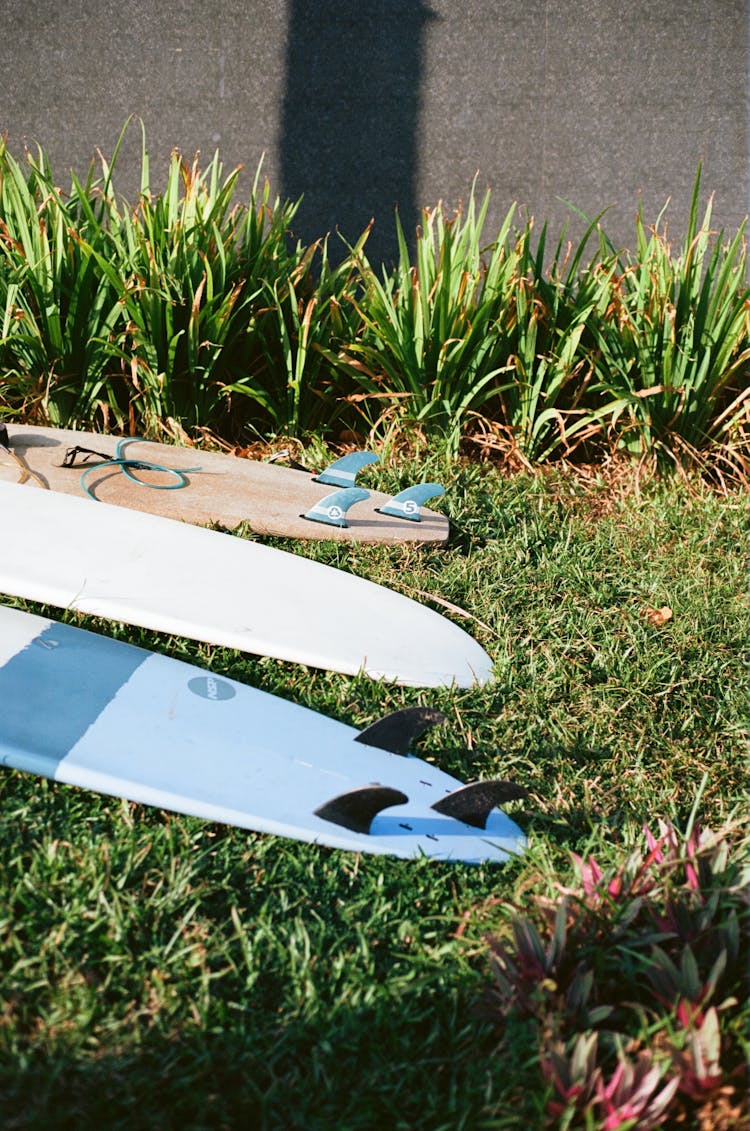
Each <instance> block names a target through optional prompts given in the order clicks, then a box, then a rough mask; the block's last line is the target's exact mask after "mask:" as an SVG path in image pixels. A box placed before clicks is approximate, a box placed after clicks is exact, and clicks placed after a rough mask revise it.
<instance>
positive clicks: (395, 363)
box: [332, 193, 515, 450]
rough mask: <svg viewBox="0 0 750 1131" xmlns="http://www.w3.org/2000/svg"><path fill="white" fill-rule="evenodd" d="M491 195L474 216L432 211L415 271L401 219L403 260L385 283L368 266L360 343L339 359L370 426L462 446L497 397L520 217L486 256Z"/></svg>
mask: <svg viewBox="0 0 750 1131" xmlns="http://www.w3.org/2000/svg"><path fill="white" fill-rule="evenodd" d="M488 205H489V193H488V194H486V195H485V197H484V199H483V201H482V204H481V205H480V207H479V208H478V209H477V208H476V206H475V201H474V196H473V194H472V196H471V197H470V199H469V203H468V205H467V207H466V209H465V211H462V210H459V212H458V213H457V214H456V215H455V216H454V217H453V218H451V219H447V218H446V215H445V212H444V209H443V208H442V207H441V206H438V207H437V208H435V209H425V210H424V211H423V212H422V226H421V228H420V229H419V230H418V231H417V241H416V262H415V263H414V264H413V265H412V263H411V260H410V254H409V250H408V247H407V243H406V238H405V235H404V231H403V228H402V225H401V222H400V220H399V219H398V217H397V218H396V226H397V234H398V243H399V260H398V263H397V265H396V267H395V269H394V270H393V272H392V273H391V274H390V275H389V274H384V275H383V277H382V278H380V277H378V275H377V274H376V272H375V271H374V270H373V268H372V267H371V266H370V264H369V263H368V262H367V260H366V259H364V257H361V270H362V274H363V279H364V288H365V289H364V293H363V295H362V297H361V298H360V300H359V301H358V310H359V313H360V315H361V319H362V327H363V328H362V333H361V334H360V336H359V337H358V338H357V340H356V341H352V342H350V343H349V344H348V345H345V346H344V348H343V350H342V352H341V354H340V356H339V357H338V358H335V359H332V360H334V361H335V362H336V363H337V364H338V365H339V366H341V367H342V368H344V369H345V370H346V371H347V372H348V373H349V374H350V375H351V376H352V378H353V379H354V381H355V382H356V384H357V385H358V387H359V392H358V393H357V394H356V395H355V397H353V398H352V399H354V400H355V401H356V403H357V404H358V405H359V408H360V411H361V412H362V414H363V416H364V417H365V419H366V420H367V422H368V424H370V425H371V426H374V427H375V428H376V429H377V428H380V429H381V430H383V429H384V428H385V427H387V425H388V424H389V423H391V422H392V421H393V419H394V418H397V419H398V421H399V422H400V423H402V424H412V425H417V426H418V427H419V428H422V429H424V430H425V431H432V432H433V433H439V434H441V435H442V436H443V437H444V438H445V440H446V441H447V444H448V447H449V448H450V449H451V450H455V449H456V448H457V446H458V441H459V439H460V435H461V430H462V427H463V425H464V423H465V421H466V419H467V418H468V416H469V414H470V413H473V412H477V411H479V410H480V409H481V408H482V406H483V405H484V404H485V402H486V401H487V400H488V399H490V398H491V397H493V396H494V395H495V383H496V381H497V378H498V375H499V374H501V373H502V372H503V371H504V366H505V355H506V351H505V349H504V343H503V339H502V333H501V322H500V319H499V314H500V311H501V310H502V309H503V305H504V302H505V292H506V289H507V287H508V284H509V281H510V279H511V278H512V277H513V274H514V270H515V259H514V255H513V253H512V252H509V250H508V247H507V235H508V232H509V230H510V225H511V221H512V217H513V212H514V209H512V208H511V210H510V211H509V212H508V214H507V215H506V217H505V220H504V222H503V225H502V227H501V230H500V232H499V234H498V236H497V238H496V239H495V240H494V241H493V243H492V245H491V246H490V247H488V248H486V249H485V248H484V247H483V244H482V233H483V228H484V224H485V218H486V214H487V208H488Z"/></svg>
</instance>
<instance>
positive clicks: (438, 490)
mask: <svg viewBox="0 0 750 1131" xmlns="http://www.w3.org/2000/svg"><path fill="white" fill-rule="evenodd" d="M444 494H445V487H441V486H440V484H439V483H415V484H414V486H413V487H407V488H406V490H405V491H401V492H400V494H398V495H394V496H393V498H392V499H389V500H388V502H387V503H385V504H384V505H383V506H382V507H378V511H379V513H380V514H390V515H392V516H393V517H394V518H408V520H409V522H421V521H422V520H421V517H420V514H419V511H420V508H421V507H422V506H424V504H425V503H426V502H427V500H428V499H433V498H435V496H436V495H444Z"/></svg>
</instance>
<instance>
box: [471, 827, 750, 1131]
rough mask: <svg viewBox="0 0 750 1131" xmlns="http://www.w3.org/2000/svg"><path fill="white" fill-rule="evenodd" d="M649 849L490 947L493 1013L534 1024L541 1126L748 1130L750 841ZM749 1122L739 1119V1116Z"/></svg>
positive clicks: (593, 871) (655, 837)
mask: <svg viewBox="0 0 750 1131" xmlns="http://www.w3.org/2000/svg"><path fill="white" fill-rule="evenodd" d="M644 836H645V846H644V848H639V849H636V850H634V851H632V852H630V853H629V854H628V855H627V856H626V857H625V858H624V859H623V860H622V861H621V862H620V863H619V864H618V865H616V866H615V867H612V868H609V869H606V870H605V869H603V868H601V867H600V866H599V865H598V863H597V862H596V860H594V859H593V858H588V859H581V858H579V857H574V861H575V865H576V870H577V882H576V883H575V884H574V885H573V886H569V887H565V888H562V889H561V890H560V891H559V892H558V895H557V896H556V897H555V898H547V897H537V898H536V899H535V900H534V901H533V905H532V910H531V912H529V913H523V914H522V913H520V912H519V911H518V910H516V909H510V915H509V921H508V927H507V928H506V931H505V933H504V935H503V936H502V937H501V936H499V935H494V936H491V937H490V939H489V945H490V955H491V962H492V966H493V969H494V973H495V979H496V985H495V990H494V991H493V1000H494V1002H495V1008H496V1009H497V1011H498V1016H499V1017H501V1018H503V1019H508V1018H509V1017H511V1016H514V1017H516V1018H520V1019H524V1018H525V1019H526V1021H527V1023H532V1024H535V1025H536V1028H537V1034H538V1043H539V1050H540V1062H541V1068H542V1073H543V1076H544V1080H545V1081H546V1083H547V1086H548V1088H549V1101H548V1107H547V1111H548V1115H549V1119H550V1126H560V1127H586V1128H596V1129H601V1131H615V1129H620V1131H623V1129H625V1128H638V1129H647V1128H651V1127H656V1126H660V1125H661V1124H663V1123H664V1122H665V1121H666V1120H667V1119H669V1120H670V1126H672V1125H676V1122H677V1120H678V1116H679V1118H681V1119H684V1120H687V1119H689V1118H694V1119H696V1120H698V1121H699V1124H700V1126H701V1127H709V1126H710V1127H712V1128H717V1129H718V1128H727V1131H728V1129H729V1128H730V1127H732V1128H734V1127H739V1126H745V1125H746V1124H745V1123H742V1120H743V1119H745V1120H747V1118H748V1116H747V1109H746V1106H745V1105H746V1096H745V1091H744V1088H743V1084H744V1067H743V1066H744V1062H745V1056H744V1050H743V1048H742V1040H741V1036H740V1032H741V1025H742V1021H743V1018H744V1020H745V1021H747V1011H748V1010H747V985H746V974H747V959H748V936H747V929H748V917H749V912H750V899H749V897H748V887H747V881H748V879H749V878H750V874H749V873H750V867H749V865H748V859H747V847H748V840H747V836H746V835H745V834H744V833H743V834H741V835H740V834H738V830H737V828H736V827H732V828H729V829H725V830H722V831H721V832H720V833H713V832H711V831H710V830H708V829H705V830H701V829H700V828H699V827H698V825H697V824H692V825H691V827H689V828H688V831H687V832H686V833H685V834H684V835H682V834H680V833H679V832H678V831H677V830H676V828H675V827H674V826H673V825H672V824H669V823H666V822H660V824H659V829H658V831H657V832H656V833H653V832H651V831H650V830H649V829H646V830H644ZM743 1112H744V1115H743Z"/></svg>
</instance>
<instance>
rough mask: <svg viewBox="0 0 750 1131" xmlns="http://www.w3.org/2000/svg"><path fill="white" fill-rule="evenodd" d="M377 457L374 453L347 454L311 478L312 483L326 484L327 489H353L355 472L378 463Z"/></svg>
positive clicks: (378, 458)
mask: <svg viewBox="0 0 750 1131" xmlns="http://www.w3.org/2000/svg"><path fill="white" fill-rule="evenodd" d="M379 460H380V457H379V456H376V455H375V454H374V452H349V454H348V455H345V456H342V457H341V459H337V460H334V462H333V463H329V465H328V467H327V468H326V469H325V470H324V471H321V472H320V474H319V475H314V476H313V483H326V484H327V485H328V486H329V487H353V486H354V480H355V479H356V478H357V472H358V471H361V470H362V468H363V467H366V466H367V464H368V463H378V462H379Z"/></svg>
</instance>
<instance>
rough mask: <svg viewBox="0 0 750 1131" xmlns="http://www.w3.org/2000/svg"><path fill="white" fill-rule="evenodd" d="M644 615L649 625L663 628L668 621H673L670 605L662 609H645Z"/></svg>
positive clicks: (663, 606)
mask: <svg viewBox="0 0 750 1131" xmlns="http://www.w3.org/2000/svg"><path fill="white" fill-rule="evenodd" d="M643 615H644V617H645V618H646V620H647V621H648V623H649V624H653V625H655V626H656V627H657V628H661V626H662V625H664V624H666V623H667V621H668V620H671V619H672V610H671V609H670V607H669V605H662V607H661V608H660V609H644V612H643Z"/></svg>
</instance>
